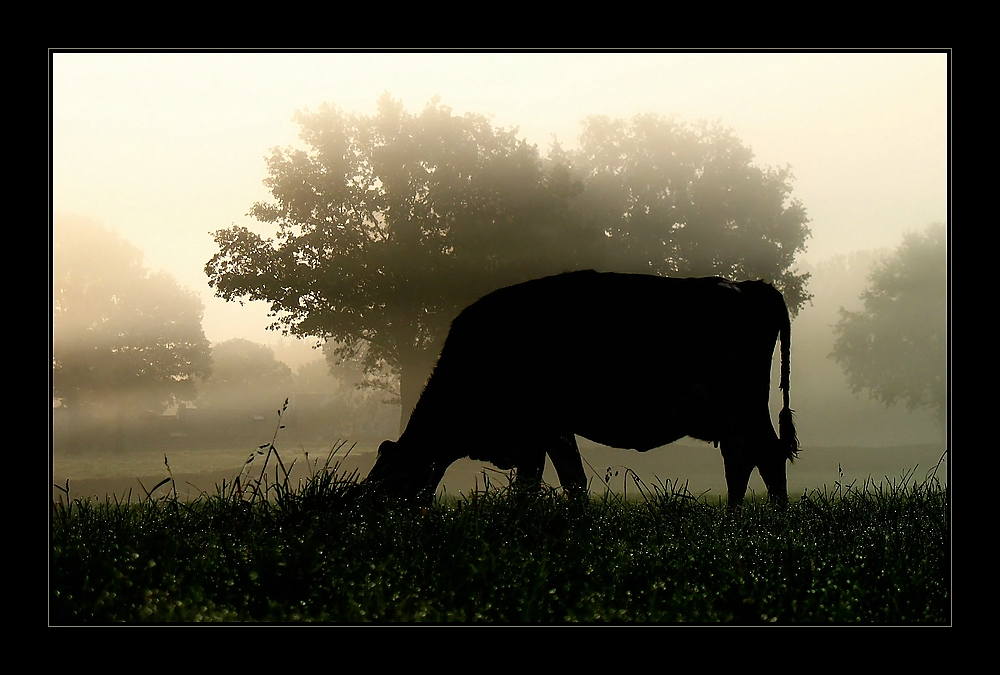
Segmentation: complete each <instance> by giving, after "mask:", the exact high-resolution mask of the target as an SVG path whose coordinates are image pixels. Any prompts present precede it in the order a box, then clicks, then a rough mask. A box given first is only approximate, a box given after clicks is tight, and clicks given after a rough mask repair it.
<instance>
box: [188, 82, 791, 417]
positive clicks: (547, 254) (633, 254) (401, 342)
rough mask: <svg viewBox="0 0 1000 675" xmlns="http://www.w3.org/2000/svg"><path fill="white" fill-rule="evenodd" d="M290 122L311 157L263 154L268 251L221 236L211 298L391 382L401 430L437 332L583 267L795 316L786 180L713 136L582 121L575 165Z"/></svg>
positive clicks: (460, 120) (393, 132)
mask: <svg viewBox="0 0 1000 675" xmlns="http://www.w3.org/2000/svg"><path fill="white" fill-rule="evenodd" d="M296 120H297V121H298V123H299V124H300V126H301V127H302V132H301V138H302V139H303V141H305V142H306V143H307V144H308V146H309V147H310V149H309V150H308V151H302V150H294V149H288V150H284V151H282V150H278V149H275V150H274V151H273V152H272V155H271V157H270V159H269V161H268V169H269V178H268V179H267V180H266V181H265V184H266V185H267V186H268V187H269V188H270V190H271V193H272V195H273V196H274V199H275V202H274V203H269V204H265V203H258V204H256V205H254V207H253V209H252V210H251V212H250V213H251V215H253V216H254V217H255V218H256V219H257V220H259V221H261V222H263V223H267V224H271V225H276V226H277V236H276V240H272V239H264V238H262V237H260V236H259V235H257V234H256V233H254V232H251V231H250V230H249V229H247V228H245V227H237V226H233V227H230V228H229V229H225V230H219V231H218V232H216V233H215V240H216V243H217V244H218V245H219V252H218V253H217V254H216V255H215V256H213V257H212V259H211V260H210V261H209V262H208V264H207V266H206V273H207V274H208V277H209V283H210V285H212V286H213V287H214V288H215V289H216V293H217V295H219V296H220V297H223V298H225V299H227V300H235V299H241V298H248V299H251V300H266V301H268V302H270V303H271V310H272V313H273V315H274V316H275V317H276V318H277V320H276V321H275V323H274V324H272V328H282V329H284V330H285V331H287V332H289V333H292V334H295V335H299V336H306V335H309V336H317V337H320V338H322V339H326V340H331V341H336V342H338V343H340V345H341V346H340V347H339V348H338V349H337V350H336V351H335V352H334V358H335V359H336V358H344V357H348V356H355V357H356V358H358V359H359V360H360V361H361V363H362V364H363V366H364V369H365V371H366V372H367V373H368V375H369V377H370V378H371V379H372V380H374V381H375V382H377V383H380V384H382V385H386V384H387V383H388V381H389V378H387V377H386V376H385V375H386V373H388V374H390V375H393V374H396V375H398V377H399V389H398V392H399V395H400V398H401V402H402V409H403V415H402V419H401V425H400V427H401V428H402V425H403V424H405V421H406V419H407V417H408V415H409V411H410V410H411V409H412V406H413V405H414V403H415V402H416V400H417V397H418V396H419V394H420V391H421V389H422V387H423V384H424V381H425V378H426V376H427V374H428V372H429V370H430V366H431V363H432V361H433V358H434V357H435V356H436V355H437V352H438V349H439V347H440V343H441V340H442V339H443V337H444V335H445V333H446V332H447V328H448V325H449V323H450V321H451V320H452V319H453V318H454V317H455V316H456V315H457V313H458V312H459V311H460V310H461V309H462V308H463V307H465V306H466V305H468V304H470V303H471V302H473V301H474V300H476V299H477V298H479V297H481V296H482V295H484V294H486V293H488V292H489V291H492V290H494V289H496V288H499V287H502V286H506V285H510V284H512V283H517V282H520V281H525V280H527V279H531V278H536V277H540V276H544V275H547V274H554V273H558V272H564V271H569V270H573V269H581V268H588V267H597V268H600V269H608V270H620V271H642V272H646V273H653V274H680V275H702V274H704V275H710V274H726V275H732V276H736V277H740V278H744V277H753V278H764V279H767V280H769V281H772V282H774V283H775V284H776V285H777V286H778V287H779V288H780V289H781V290H783V291H784V292H785V294H786V297H787V298H788V300H789V304H790V306H791V308H792V309H793V311H794V310H795V309H797V308H798V307H799V306H800V305H801V304H802V302H804V301H805V300H806V299H807V298H808V296H807V294H806V293H805V292H804V290H803V285H804V281H805V277H804V276H796V275H794V274H792V273H790V272H789V271H788V270H789V267H790V265H791V263H792V261H793V259H794V255H795V253H796V252H797V251H800V250H802V248H803V242H804V241H805V238H806V237H807V236H808V233H809V231H808V229H807V228H806V227H805V223H806V217H805V211H804V209H803V208H802V207H801V205H800V204H799V203H798V202H796V201H794V200H790V199H789V197H788V192H789V190H790V187H789V181H790V175H789V174H788V172H787V170H784V171H770V170H760V169H756V168H755V167H753V166H752V165H751V164H750V161H751V159H752V157H753V155H752V153H751V152H750V151H749V150H748V149H746V148H744V147H743V146H742V145H741V144H740V143H739V141H738V140H737V139H735V137H733V136H732V134H731V133H729V132H726V131H723V130H721V129H719V128H717V127H707V126H706V127H704V128H698V129H696V130H693V131H692V130H688V129H687V127H684V126H683V125H678V124H675V123H673V122H671V121H664V120H662V119H660V118H658V117H655V116H646V117H641V118H636V120H634V121H633V122H631V123H625V122H617V121H616V122H611V121H608V120H606V118H591V119H590V120H589V121H588V124H587V127H586V130H585V132H584V137H583V147H582V149H581V151H580V152H579V153H566V152H563V151H562V150H561V148H559V147H558V146H556V147H555V148H553V151H552V153H550V157H549V158H548V160H547V161H546V162H543V161H542V159H541V158H540V157H539V155H538V151H537V148H536V147H535V146H529V145H528V144H527V143H526V142H524V141H519V140H517V138H516V130H513V131H505V130H502V129H494V128H493V127H492V126H491V125H490V123H489V122H488V121H487V120H486V118H484V117H482V116H479V115H472V114H468V115H465V116H463V117H456V116H453V115H452V114H451V111H450V109H448V108H446V107H444V106H441V105H439V103H438V102H437V101H436V100H435V101H432V102H431V103H430V104H428V106H427V107H426V108H425V109H424V110H423V112H422V113H421V114H420V115H409V114H407V113H406V112H405V111H404V110H403V107H402V104H401V103H400V102H398V101H393V100H392V99H391V98H390V97H389V96H388V95H385V96H383V97H382V98H381V99H380V100H379V104H378V113H377V114H376V115H375V116H360V115H347V114H345V113H343V112H342V111H340V110H338V109H337V108H335V107H333V106H326V105H324V106H323V107H321V108H320V110H319V112H317V113H298V114H297V116H296Z"/></svg>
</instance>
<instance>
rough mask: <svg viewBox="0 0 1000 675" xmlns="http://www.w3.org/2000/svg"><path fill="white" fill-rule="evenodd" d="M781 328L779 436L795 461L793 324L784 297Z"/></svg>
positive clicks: (797, 448) (796, 453) (796, 440)
mask: <svg viewBox="0 0 1000 675" xmlns="http://www.w3.org/2000/svg"><path fill="white" fill-rule="evenodd" d="M780 325H781V328H780V329H779V338H780V340H781V385H780V386H781V393H782V406H783V407H782V408H781V412H780V413H778V438H779V439H780V440H781V444H782V446H784V447H785V449H786V450H787V452H788V459H789V460H792V461H794V460H795V458H796V457H798V454H799V439H798V436H797V435H796V433H795V422H794V421H793V420H792V413H793V412H795V411H794V410H792V407H791V405H790V404H789V398H788V381H789V375H790V373H791V364H790V353H791V350H792V325H791V321H790V320H789V318H788V308H787V307H786V306H785V303H784V299H782V302H781V318H780Z"/></svg>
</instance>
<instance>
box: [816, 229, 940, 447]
mask: <svg viewBox="0 0 1000 675" xmlns="http://www.w3.org/2000/svg"><path fill="white" fill-rule="evenodd" d="M947 275H948V263H947V241H946V232H945V226H944V224H942V223H935V224H933V225H931V226H930V227H928V228H927V229H926V230H925V231H924V232H923V233H916V232H914V233H909V234H907V235H906V236H905V237H904V238H903V243H902V245H901V246H900V247H899V248H898V249H897V250H896V251H895V252H894V253H893V254H892V255H891V256H889V257H887V258H885V259H884V260H882V261H881V262H878V263H876V264H875V265H874V267H873V269H872V272H871V274H870V275H869V277H868V279H869V286H868V288H867V289H865V291H864V292H863V293H862V295H861V299H862V300H864V309H862V310H861V311H858V312H848V311H845V310H843V309H841V310H840V320H839V321H838V323H837V325H836V326H835V327H834V333H835V335H836V336H837V339H836V342H835V343H834V349H833V352H832V353H831V354H830V356H831V357H832V358H834V359H835V360H836V361H837V363H839V364H840V365H841V367H842V368H843V370H844V373H845V374H846V375H847V379H848V383H849V385H850V387H851V390H852V391H853V392H855V393H858V392H861V391H867V392H868V394H869V395H870V396H871V397H872V398H874V399H876V400H878V401H881V402H882V403H884V404H885V405H895V404H896V403H897V402H899V401H905V403H906V405H907V407H908V408H910V409H915V408H927V409H929V410H931V411H933V412H934V413H935V415H936V416H937V419H938V423H939V424H940V425H941V428H942V429H943V428H944V427H945V424H946V421H947V397H948V372H947V336H948V276H947Z"/></svg>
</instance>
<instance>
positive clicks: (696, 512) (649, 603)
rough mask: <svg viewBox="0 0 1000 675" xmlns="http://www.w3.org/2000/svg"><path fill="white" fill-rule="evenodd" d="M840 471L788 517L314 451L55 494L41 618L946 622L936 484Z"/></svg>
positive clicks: (940, 497) (669, 496) (668, 490)
mask: <svg viewBox="0 0 1000 675" xmlns="http://www.w3.org/2000/svg"><path fill="white" fill-rule="evenodd" d="M698 450H699V451H700V452H702V453H709V451H710V450H711V449H710V448H698ZM716 452H717V451H716ZM585 454H586V453H585ZM632 454H633V456H634V455H637V454H638V453H632ZM365 455H369V456H370V455H371V453H359V457H364V456H365ZM315 456H316V455H315V454H312V457H313V458H315ZM803 456H806V455H805V453H804V455H803ZM907 456H911V455H907ZM303 457H304V454H303ZM286 458H287V455H286ZM604 459H606V458H604ZM290 463H291V460H287V461H286V467H287V465H288V464H290ZM602 463H603V462H602ZM273 465H274V463H273V462H272V464H271V466H273ZM838 465H839V469H838V470H837V474H836V476H835V477H833V480H831V481H829V483H828V488H826V489H814V490H812V491H811V492H809V494H808V495H806V496H805V497H803V498H801V499H798V500H796V501H794V502H793V504H792V505H791V506H790V507H789V508H788V509H787V510H785V511H778V510H775V509H773V508H772V507H770V506H769V505H767V504H761V503H751V504H748V505H746V506H745V507H744V508H743V510H742V511H741V512H740V513H739V514H731V513H728V512H726V510H725V509H724V508H723V507H722V506H721V505H719V504H718V503H715V504H713V503H711V502H712V500H711V499H708V500H707V501H706V500H705V499H702V500H699V499H696V498H695V496H694V495H693V494H692V493H691V492H690V491H687V490H684V489H683V487H682V486H681V487H678V486H677V485H674V484H672V483H669V482H661V481H656V482H648V483H647V482H645V481H644V480H643V479H641V478H639V479H635V478H633V474H632V473H631V472H630V471H625V470H624V469H619V477H621V478H630V479H632V488H631V490H632V492H631V493H630V494H629V499H627V500H626V499H624V498H622V496H621V495H619V494H616V493H615V492H613V491H611V490H605V491H603V492H600V493H596V492H594V491H592V497H591V498H590V499H569V498H566V497H565V496H562V495H560V494H559V493H558V492H557V491H554V490H548V489H545V490H542V491H541V492H537V493H534V492H532V493H524V492H519V491H516V490H511V489H509V488H508V487H505V485H506V483H505V481H504V480H503V477H502V476H498V477H497V479H496V480H491V484H492V486H493V487H492V488H491V489H490V490H489V491H488V492H486V493H472V494H469V495H468V496H460V497H457V498H455V497H451V498H446V499H439V500H438V501H437V502H436V503H435V504H434V505H432V506H431V507H429V508H425V509H421V508H414V507H413V506H410V505H405V504H399V503H394V502H388V501H386V500H383V499H380V498H377V497H376V496H373V495H371V494H369V493H368V492H367V491H366V490H365V489H364V488H363V487H362V486H359V485H358V484H357V483H356V481H355V480H350V479H348V480H345V479H344V477H343V470H344V468H345V467H343V466H338V467H336V469H335V470H334V471H324V470H322V462H320V465H319V466H317V465H314V466H313V468H312V469H311V470H310V471H307V472H306V473H305V478H304V479H303V480H293V478H292V477H291V476H289V475H288V474H286V473H284V472H282V471H280V469H279V471H278V474H277V478H278V481H277V483H275V481H274V480H272V479H268V480H266V481H261V480H260V476H261V474H259V473H251V474H245V478H244V480H243V481H241V483H240V487H241V488H242V490H235V489H234V484H233V483H231V482H230V483H226V484H224V485H223V486H222V487H221V489H216V490H215V491H214V492H211V493H206V494H203V495H202V496H200V497H195V498H194V499H193V500H190V501H186V500H184V499H181V498H176V499H175V498H174V494H177V493H175V492H174V490H175V489H178V482H177V475H176V473H175V476H174V480H173V481H170V480H167V481H166V483H164V485H163V486H162V487H161V488H160V490H161V492H162V491H164V490H166V491H167V493H166V495H165V496H156V495H155V494H154V495H153V496H148V497H147V496H145V495H143V496H142V498H139V497H138V496H137V495H136V494H135V493H133V498H132V500H130V501H128V502H123V501H120V500H117V501H116V500H114V499H109V500H104V501H96V500H89V499H82V498H79V497H77V496H76V495H74V494H72V493H71V494H70V495H69V498H68V499H67V495H66V494H64V493H63V492H62V491H61V490H56V492H57V493H59V494H58V498H57V500H56V501H54V503H53V509H52V552H51V557H50V591H51V592H50V622H51V623H53V624H80V623H86V624H94V623H114V622H130V623H138V622H163V621H166V622H196V621H277V622H299V621H322V622H336V623H361V622H369V621H376V622H391V621H406V622H417V621H429V622H495V623H549V622H556V623H571V622H661V623H663V622H665V623H690V622H694V623H720V622H721V623H738V624H753V623H780V624H831V623H833V624H843V623H868V624H938V625H941V624H947V623H949V622H950V620H951V619H950V606H951V604H950V592H949V589H950V579H951V574H950V561H949V551H950V537H949V529H948V513H947V489H946V487H945V485H944V484H943V481H941V480H939V479H938V478H937V476H933V477H932V478H931V479H930V480H923V479H922V477H921V478H915V476H914V474H915V472H914V471H913V470H912V467H911V469H910V471H908V472H905V474H903V475H900V474H897V477H896V478H894V479H893V478H890V479H888V480H885V481H883V482H880V483H875V482H872V481H866V482H863V483H854V484H853V485H852V482H851V481H847V480H846V479H847V478H848V476H847V475H845V476H844V478H843V479H841V477H840V472H841V470H842V469H844V466H843V458H841V460H839V461H838ZM260 466H261V464H260V463H258V464H257V465H256V467H257V468H259V467H260ZM608 466H611V465H610V464H609V465H608ZM299 467H300V470H303V469H304V462H303V463H302V464H300V465H299ZM607 468H608V467H607V466H606V467H604V468H603V471H605V472H607ZM255 470H256V468H255ZM614 471H615V469H614V468H612V470H611V472H610V475H611V476H612V482H614V478H616V477H614V475H613V474H614ZM790 473H791V472H790ZM844 473H845V474H846V471H844ZM623 474H624V475H623ZM158 475H159V477H160V479H161V480H162V477H163V476H164V475H166V469H165V468H164V470H162V471H161V472H160V473H159V474H158ZM203 475H204V474H203ZM264 475H267V476H270V469H269V470H268V471H267V472H265V473H264ZM480 475H482V474H480ZM493 475H494V476H495V475H496V474H493ZM606 475H608V474H607V473H606ZM887 475H888V474H887ZM285 478H287V479H288V480H287V481H286V480H285ZM150 480H152V479H150ZM157 482H159V481H157ZM624 484H625V485H627V483H624ZM152 485H155V483H152V484H146V487H147V488H151V487H152ZM497 486H499V487H497ZM640 487H642V488H643V489H642V491H640ZM178 493H179V489H178ZM138 494H140V495H142V494H143V493H141V492H140V493H138ZM265 497H266V498H265Z"/></svg>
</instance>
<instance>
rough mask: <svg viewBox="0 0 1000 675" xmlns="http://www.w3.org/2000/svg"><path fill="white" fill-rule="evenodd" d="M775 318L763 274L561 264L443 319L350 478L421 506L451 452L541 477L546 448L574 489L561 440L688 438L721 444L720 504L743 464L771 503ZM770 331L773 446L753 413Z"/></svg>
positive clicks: (568, 452) (766, 384) (575, 459)
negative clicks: (673, 273)
mask: <svg viewBox="0 0 1000 675" xmlns="http://www.w3.org/2000/svg"><path fill="white" fill-rule="evenodd" d="M790 331H791V329H790V324H789V318H788V309H787V307H786V306H785V301H784V298H782V296H781V293H779V292H778V291H777V290H775V289H774V288H773V287H771V286H770V285H769V284H766V283H764V282H763V281H742V282H739V283H734V282H730V281H727V280H726V279H722V278H719V277H709V278H700V279H695V278H691V279H672V278H666V277H657V276H650V275H644V274H616V273H598V272H594V271H583V272H571V273H566V274H560V275H557V276H551V277H545V278H543V279H536V280H534V281H528V282H525V283H522V284H517V285H515V286H510V287H507V288H502V289H500V290H498V291H495V292H493V293H490V294H489V295H487V296H485V297H483V298H481V299H480V300H478V301H477V302H475V303H474V304H472V305H471V306H469V307H468V308H466V309H465V310H464V311H463V312H462V313H461V314H460V315H459V316H458V318H456V319H455V321H454V322H452V325H451V330H450V332H449V333H448V337H447V339H446V340H445V343H444V347H443V349H442V350H441V355H440V357H439V359H438V362H437V365H436V366H435V368H434V372H433V373H432V374H431V377H430V379H429V380H428V382H427V385H426V387H425V388H424V391H423V393H422V395H421V396H420V399H419V401H418V402H417V405H416V407H415V408H414V409H413V414H412V415H411V417H410V419H409V422H408V423H407V425H406V428H405V430H404V431H403V434H402V435H401V436H400V437H399V440H398V441H395V442H393V441H385V442H383V443H382V444H381V446H379V450H378V458H377V460H376V462H375V466H374V467H373V468H372V470H371V472H370V473H369V474H368V477H367V478H366V481H367V482H369V483H374V484H376V485H378V486H379V488H380V489H382V490H384V491H385V492H387V493H389V494H393V495H396V496H400V497H405V498H417V499H422V500H423V499H429V498H431V497H432V496H433V494H434V490H435V489H436V488H437V485H438V483H439V482H440V481H441V478H442V477H443V476H444V473H445V470H446V469H447V468H448V466H449V465H450V464H451V463H452V462H454V461H455V460H457V459H459V458H461V457H471V458H473V459H476V460H485V461H488V462H491V463H493V464H495V465H496V466H499V467H501V468H504V469H509V468H513V467H516V468H517V472H518V481H519V482H520V481H524V480H527V481H531V482H535V483H537V482H538V481H540V480H541V474H542V469H543V467H544V464H545V455H546V453H548V455H549V457H550V458H551V459H552V463H553V465H554V466H555V469H556V472H557V473H558V475H559V479H560V482H561V483H562V485H563V487H567V488H571V489H572V488H576V489H579V490H581V491H582V490H585V489H586V482H587V481H586V476H585V475H584V471H583V464H582V462H581V459H580V451H579V448H577V445H576V439H575V437H574V434H579V435H580V436H583V437H584V438H588V439H590V440H592V441H595V442H597V443H602V444H604V445H610V446H613V447H616V448H634V449H636V450H639V451H642V452H644V451H646V450H649V449H651V448H656V447H659V446H661V445H665V444H667V443H670V442H672V441H676V440H677V439H679V438H682V437H683V436H693V437H694V438H698V439H701V440H705V441H715V442H716V444H717V446H721V448H722V455H723V458H724V460H725V467H726V483H727V487H728V490H729V503H730V507H732V508H735V507H737V506H738V505H739V504H740V503H741V502H742V501H743V497H744V495H745V494H746V489H747V483H748V481H749V478H750V473H751V472H752V471H753V468H754V467H757V469H758V470H759V471H760V475H761V477H762V478H763V480H764V483H765V485H766V486H767V490H768V494H769V495H770V498H771V499H772V500H773V501H775V502H777V503H781V504H785V503H787V500H788V493H787V487H786V478H785V463H786V462H787V461H789V460H791V459H793V458H794V457H795V455H796V454H797V452H798V442H797V440H796V438H795V428H794V426H793V424H792V411H791V409H790V408H789V403H788V374H789V364H788V357H789V342H790ZM779 336H780V338H781V389H782V390H783V392H784V408H783V409H782V411H781V413H780V415H779V417H778V427H779V430H780V439H779V437H778V436H777V435H776V434H775V432H774V427H773V426H772V425H771V416H770V412H769V410H768V396H769V393H770V379H771V358H772V354H773V352H774V345H775V341H776V339H777V338H778V337H779Z"/></svg>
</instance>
